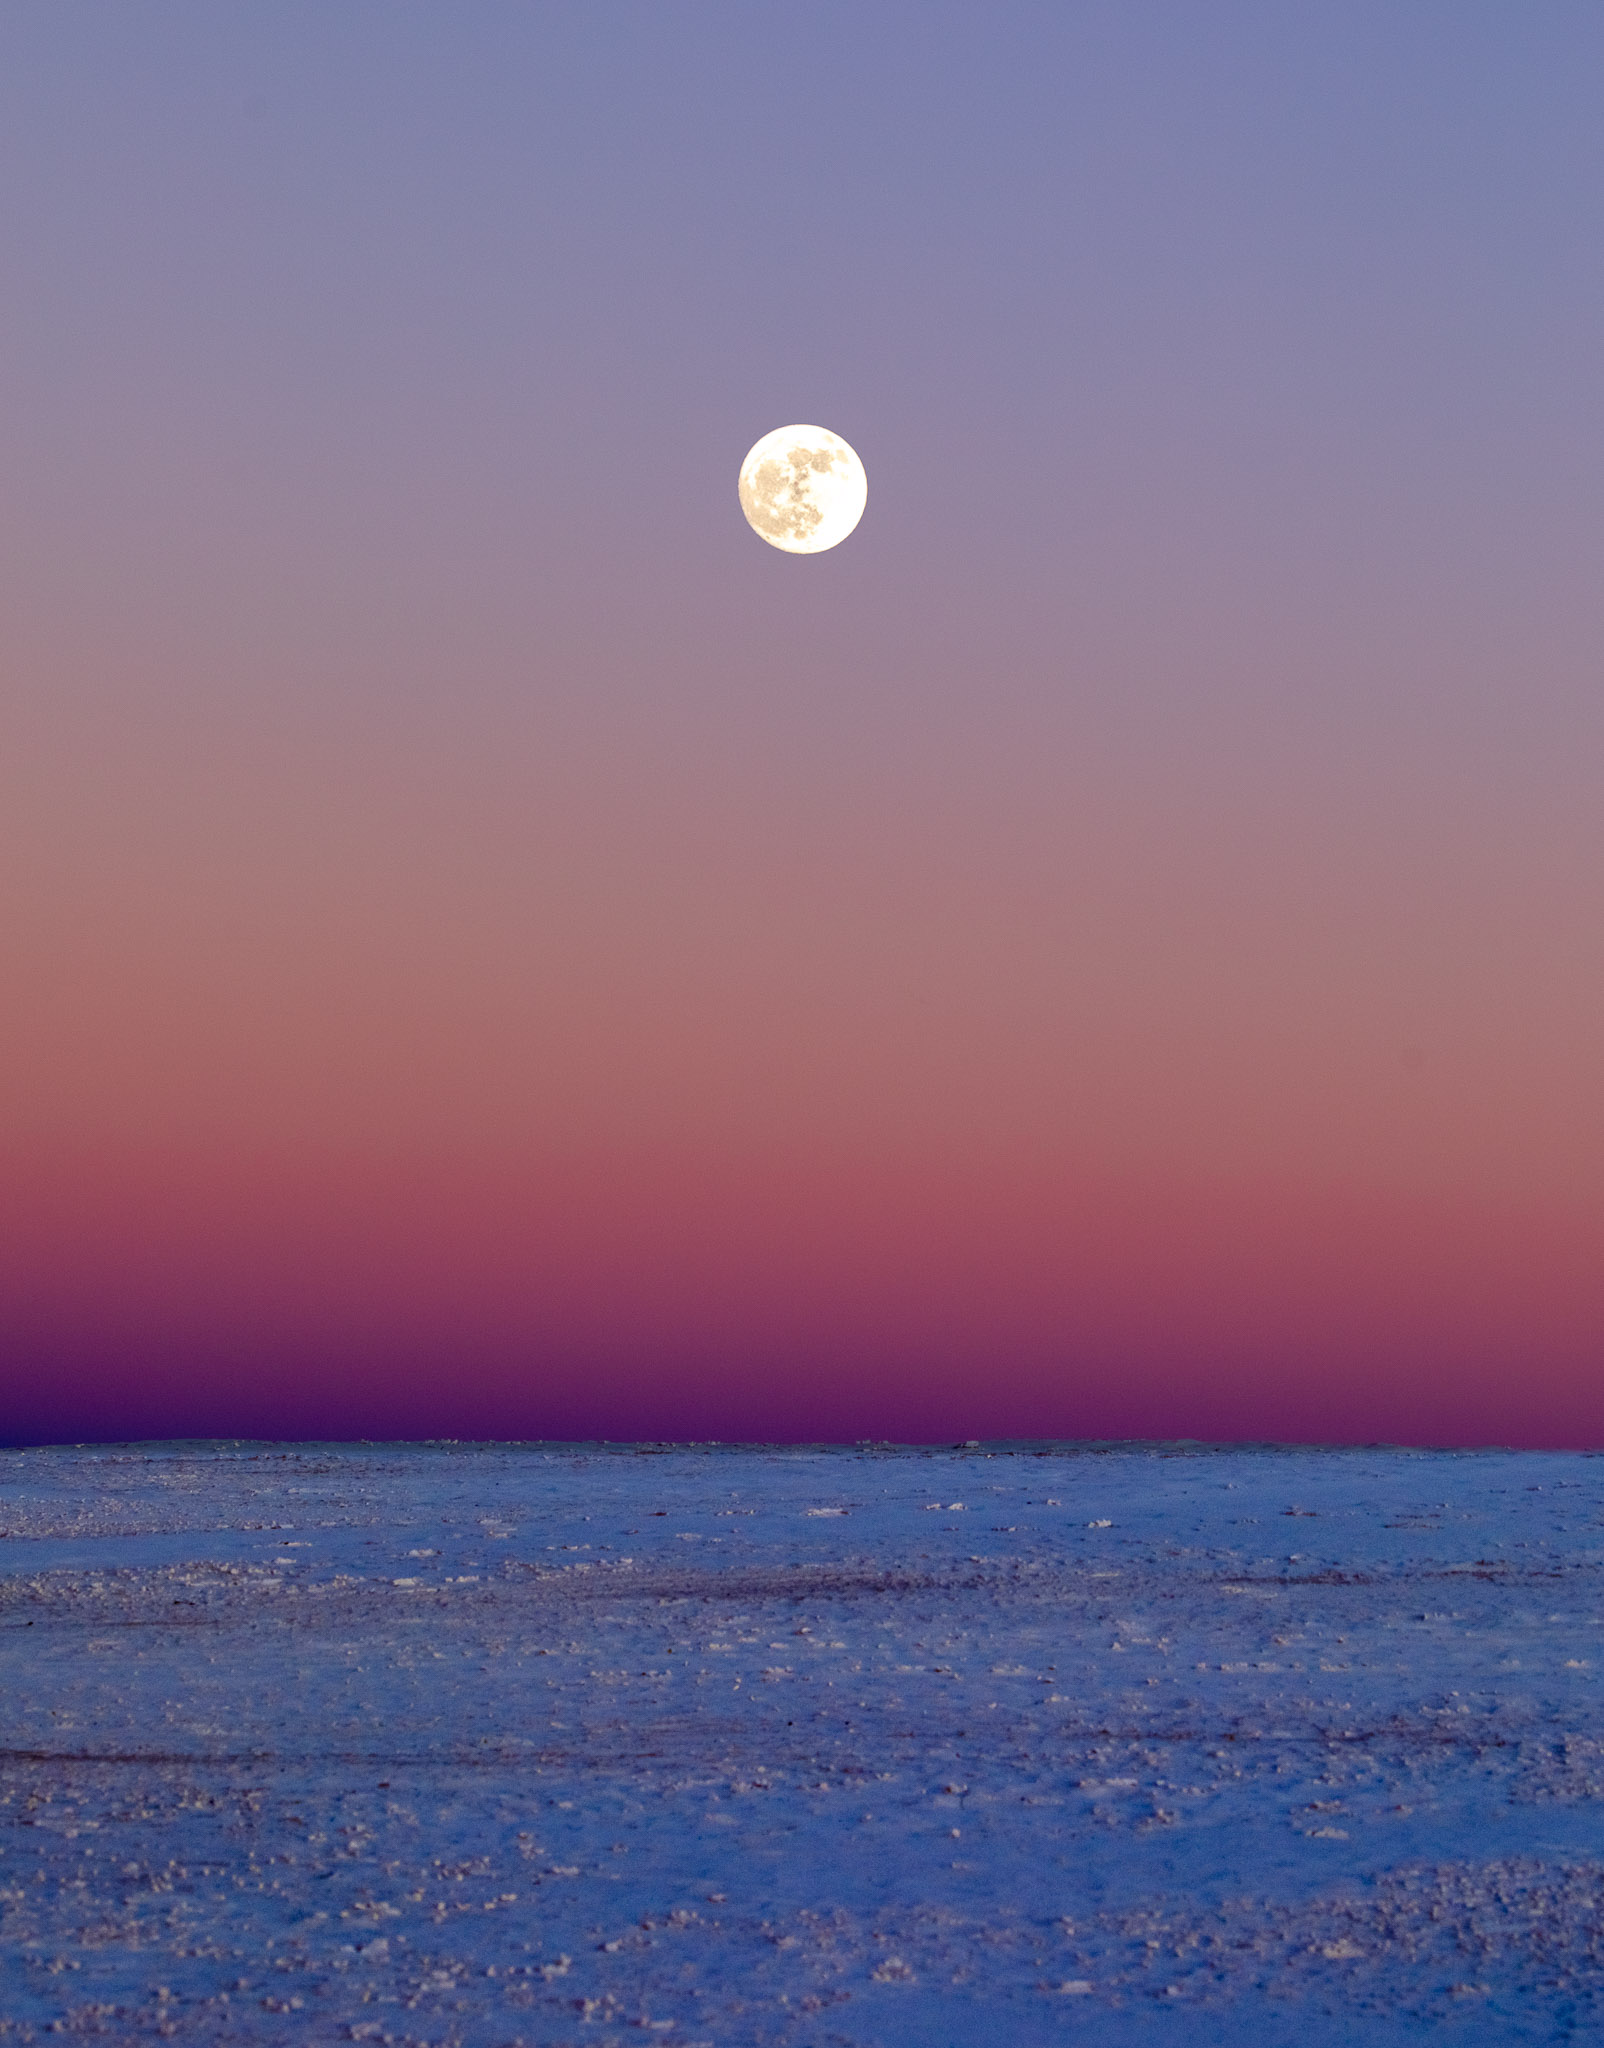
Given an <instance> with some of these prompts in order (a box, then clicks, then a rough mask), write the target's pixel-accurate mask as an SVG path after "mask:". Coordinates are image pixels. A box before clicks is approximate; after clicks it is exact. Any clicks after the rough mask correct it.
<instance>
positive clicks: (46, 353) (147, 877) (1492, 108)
mask: <svg viewBox="0 0 1604 2048" xmlns="http://www.w3.org/2000/svg"><path fill="white" fill-rule="evenodd" d="M1601 96H1604V10H1601V9H1600V8H1599V7H1598V5H1597V0H1537V4H1533V5H1530V6H1515V5H1511V4H1508V0H1498V4H1480V0H1436V4H1433V0H1412V4H1410V5H1408V6H1399V5H1398V4H1396V0H1387V4H1365V0H1349V4H1344V5H1343V6H1341V7H1296V8H1289V7H1287V6H1285V5H1282V4H1279V0H1276V4H1268V0H1267V4H1263V5H1248V4H1239V0H1207V4H1205V0H1188V4H1177V0H1168V4H1164V0H1154V4H1143V0H1135V4H1133V0H1101V4H1086V5H1082V4H1067V0H1054V4H1051V5H1040V6H1038V5H1023V4H1017V5H1006V4H1000V5H996V6H987V7H979V6H974V5H968V4H966V5H961V6H960V5H952V4H932V0H920V4H918V5H913V4H875V0H850V4H814V5H810V6H807V7H799V8H793V7H778V6H752V5H750V4H746V0H740V4H683V5H676V4H651V5H645V4H640V5H625V4H615V0H572V4H551V5H535V4H516V5H515V4H499V0H478V4H475V5H473V6H471V7H443V6H440V5H439V4H437V0H427V4H419V0H382V4H379V0H342V4H341V5H340V6H339V7H337V8H330V7H328V6H326V5H325V4H322V0H317V4H299V0H275V5H273V6H272V7H270V8H243V7H236V8H218V7H216V6H215V5H212V4H210V0H197V4H179V0H162V4H148V5H127V4H121V0H119V4H99V5H88V4H80V0H11V4H10V5H8V6H7V7H6V9H5V10H4V14H3V16H0V189H3V190H4V192H5V194H6V203H5V206H4V208H3V210H0V1437H6V1438H9V1439H10V1440H12V1441H32V1440H41V1439H61V1438H66V1439H79V1438H95V1437H101V1438H104V1437H142V1436H156V1435H163V1436H165V1435H180V1436H198V1435H212V1434H229V1435H232V1434H252V1435H264V1436H367V1437H395V1436H405V1435H441V1434H443V1435H455V1436H520V1437H525V1436H608V1437H624V1438H629V1437H667V1436H672V1437H681V1438H683V1437H719V1438H725V1439H731V1438H740V1437H793V1438H797V1437H801V1438H852V1437H865V1436H875V1437H893V1438H899V1439H933V1438H939V1437H954V1436H960V1437H967V1436H976V1437H988V1436H1000V1435H1056V1436H1075V1437H1097V1436H1116V1435H1140V1436H1175V1435H1190V1436H1200V1437H1237V1438H1297V1439H1304V1440H1311V1439H1343V1440H1372V1439H1388V1440H1404V1441H1424V1442H1435V1443H1456V1442H1488V1441H1502V1442H1509V1443H1522V1444H1537V1443H1553V1444H1584V1443H1592V1444H1597V1443H1600V1442H1604V574H1601V567H1604V237H1601V235H1600V232H1599V223H1600V221H1601V220H1604V123H1601V122H1600V120H1599V113H1598V109H1599V106H1600V103H1601ZM792 420H801V421H817V422H820V423H822V424H824V425H826V426H828V427H831V428H833V429H834V430H835V431H836V432H838V433H840V434H843V435H845V436H846V438H847V439H848V440H850V441H851V442H852V443H853V445H854V446H855V447H856V448H857V450H858V451H859V453H860V454H861V455H862V457H863V459H864V462H865V464H866V466H867V469H868V473H869V506H868V511H867V513H866V515H865V517H864V520H863V523H862V525H861V526H860V527H859V529H858V531H857V533H856V534H855V535H854V536H853V538H852V539H851V540H850V541H848V542H847V543H846V544H845V545H844V546H843V547H841V548H840V549H838V550H836V551H834V552H832V553H830V554H827V555H823V556H820V557H816V558H810V559H807V558H796V557H791V556H786V555H782V554H780V553H778V552H777V551H775V550H772V549H770V548H767V547H765V546H763V545H762V544H761V543H760V542H759V541H757V540H756V539H755V537H754V536H753V535H752V534H751V533H750V532H749V531H748V529H747V528H746V526H745V524H744V523H743V521H742V518H741V515H740V511H739V508H738V506H737V503H736V495H735V478H736V471H737V468H738V466H739V463H740V460H741V457H742V456H743V455H744V454H745V452H746V450H747V448H748V447H749V446H750V444H751V443H752V442H753V441H754V440H756V439H757V437H758V436H759V435H760V434H761V433H763V432H765V431H766V430H768V429H769V428H771V427H774V426H777V425H780V424H783V423H785V422H787V421H792Z"/></svg>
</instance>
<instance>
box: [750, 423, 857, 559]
mask: <svg viewBox="0 0 1604 2048" xmlns="http://www.w3.org/2000/svg"><path fill="white" fill-rule="evenodd" d="M740 492H741V510H742V511H743V512H744V513H745V514H746V517H747V523H748V524H749V525H750V526H751V528H752V531H753V532H754V533H755V534H757V535H758V536H759V538H760V539H763V540H766V541H767V542H768V544H769V546H770V547H771V548H784V549H785V551H786V553H787V554H788V555H822V554H823V553H824V551H825V549H826V548H833V547H838V546H839V545H840V543H841V542H842V541H844V540H845V539H846V537H847V535H848V534H849V533H850V532H851V531H852V529H853V527H855V526H856V525H857V523H858V521H859V520H860V519H861V518H862V517H863V508H864V506H865V505H866V504H867V503H868V498H869V479H868V477H867V476H866V475H865V474H864V470H863V464H862V463H861V462H860V461H859V460H858V458H857V455H856V453H855V451H854V450H853V449H851V448H849V447H848V446H847V444H846V442H845V441H843V440H842V438H841V436H840V435H839V434H832V433H831V432H830V430H829V428H828V427H776V428H775V429H774V432H773V433H772V434H765V435H764V436H763V438H762V440H761V441H759V442H758V444H757V446H756V447H755V448H754V449H753V450H752V452H751V454H750V455H748V456H747V458H746V460H745V461H744V462H743V463H742V464H741V482H740Z"/></svg>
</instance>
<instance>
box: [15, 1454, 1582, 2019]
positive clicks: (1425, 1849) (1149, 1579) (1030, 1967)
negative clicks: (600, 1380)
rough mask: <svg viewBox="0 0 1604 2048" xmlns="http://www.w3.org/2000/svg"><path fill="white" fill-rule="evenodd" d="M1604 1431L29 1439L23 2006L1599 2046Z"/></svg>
mask: <svg viewBox="0 0 1604 2048" xmlns="http://www.w3.org/2000/svg"><path fill="white" fill-rule="evenodd" d="M1601 1510H1604V1461H1601V1460H1598V1459H1594V1458H1588V1457H1582V1456H1570V1455H1557V1454H1550V1455H1536V1454H1524V1453H1522V1454H1516V1453H1502V1452H1500V1453H1475V1454H1452V1453H1411V1452H1404V1451H1387V1450H1369V1451H1280V1450H1273V1449H1265V1450H1251V1449H1250V1450H1239V1449H1227V1450H1220V1449H1211V1448H1207V1447H1201V1446H1163V1447H1156V1448H1154V1447H1141V1448H1125V1447H1099V1446H1089V1447H1088V1446H1083V1447H1074V1446H1050V1447H1047V1446H1040V1445H999V1444H993V1445H986V1446H983V1447H976V1448H968V1449H962V1450H956V1451H939V1452H931V1451H924V1450H908V1449H891V1448H889V1447H862V1448H860V1449H858V1450H855V1451H849V1450H829V1449H826V1450H811V1451H810V1450H790V1449H777V1450H776V1449H769V1450H762V1449H758V1450H753V1449H726V1448H722V1447H717V1446H691V1447H684V1446H681V1447H672V1448H661V1447H630V1448H608V1447H579V1448H575V1447H563V1446H550V1445H524V1446H481V1445H431V1446H422V1447H410V1446H403V1447H397V1446H372V1447H368V1446H363V1447H356V1448H352V1447H345V1446H313V1447H307V1446H297V1447H284V1446H270V1445H252V1444H242V1445H234V1444H208V1445H146V1446H136V1447H131V1448H117V1449H105V1448H100V1449H88V1450H85V1449H79V1450H70V1449H69V1450H27V1451H14V1452H6V1453H0V1745H3V1749H0V1986H3V1988H0V2043H6V2044H9V2043H14V2042H31V2041H36V2040H44V2039H47V2038H49V2039H59V2038H62V2037H67V2038H72V2037H76V2036H86V2037H90V2038H100V2039H108V2040H114V2041H118V2042H124V2041H140V2040H143V2039H145V2038H146V2037H163V2038H167V2039H172V2040H177V2041H181V2042H196V2043H200V2042H204V2043H208V2044H210V2043H225V2042H250V2043H258V2042H260V2043H267V2042H273V2043H281V2042H282V2043H302V2042H305V2043H323V2042H335V2041H347V2040H352V2041H373V2042H384V2043H389V2042H396V2043H425V2042H427V2043H435V2044H445V2043H453V2044H455V2043H461V2044H463V2048H510V2044H513V2043H519V2042H522V2043H527V2044H541V2048H558V2044H595V2048H601V2044H626V2043H628V2044H633V2043H638V2042H641V2041H646V2040H652V2039H657V2040H661V2041H663V2042H664V2043H666V2044H670V2048H673V2044H683V2048H688V2044H692V2043H703V2044H706V2048H748V2044H751V2048H759V2044H788V2048H791V2044H794V2048H870V2044H875V2043H880V2044H885V2048H913V2044H919V2048H948V2044H950V2048H958V2044H965V2048H969V2044H991V2043H996V2044H1003V2043H1006V2044H1009V2048H1034V2044H1037V2043H1047V2042H1052V2043H1060V2042H1062V2043H1087V2044H1094V2048H1123V2044H1127V2043H1132V2044H1136V2043H1141V2044H1145V2043H1148V2042H1152V2041H1159V2040H1162V2041H1165V2042H1174V2043H1176V2044H1177V2048H1180V2044H1185V2048H1203V2044H1209V2043H1219V2044H1226V2043H1231V2044H1238V2043H1247V2042H1252V2043H1254V2044H1256V2048H1264V2044H1269V2048H1277V2044H1287V2048H1290V2044H1293V2043H1296V2044H1298V2048H1327V2044H1332V2048H1334V2044H1336V2043H1339V2042H1341V2043H1351V2042H1363V2043H1366V2044H1380V2048H1387V2044H1391V2043H1395V2042H1404V2041H1416V2040H1420V2039H1424V2038H1429V2039H1431V2040H1432V2041H1438V2040H1441V2041H1444V2042H1450V2043H1453V2042H1465V2043H1482V2042H1489V2043H1490V2042H1505V2041H1508V2042H1517V2041H1521V2042H1524V2041H1533V2042H1549V2041H1567V2040H1577V2041H1596V2040H1600V2039H1604V1717H1601V1713H1600V1671H1601V1669H1604V1641H1601V1635H1604V1608H1601V1604H1600V1598H1599V1593H1600V1564H1601V1560H1604V1513H1601Z"/></svg>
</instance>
